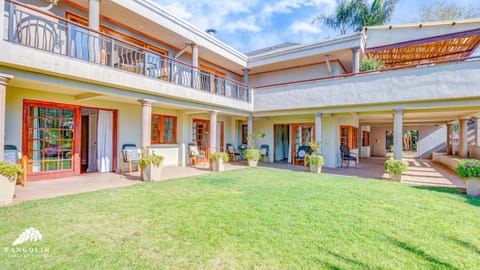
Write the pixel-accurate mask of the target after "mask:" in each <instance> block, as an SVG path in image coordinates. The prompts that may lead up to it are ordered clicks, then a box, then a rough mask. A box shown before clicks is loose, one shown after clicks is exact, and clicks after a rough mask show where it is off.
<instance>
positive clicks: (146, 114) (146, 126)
mask: <svg viewBox="0 0 480 270" xmlns="http://www.w3.org/2000/svg"><path fill="white" fill-rule="evenodd" d="M138 102H140V104H142V147H146V146H150V144H151V141H152V140H151V136H152V106H153V104H155V103H156V101H154V100H150V99H139V100H138Z"/></svg>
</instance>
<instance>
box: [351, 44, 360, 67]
mask: <svg viewBox="0 0 480 270" xmlns="http://www.w3.org/2000/svg"><path fill="white" fill-rule="evenodd" d="M352 54H353V61H352V73H358V72H360V48H352Z"/></svg>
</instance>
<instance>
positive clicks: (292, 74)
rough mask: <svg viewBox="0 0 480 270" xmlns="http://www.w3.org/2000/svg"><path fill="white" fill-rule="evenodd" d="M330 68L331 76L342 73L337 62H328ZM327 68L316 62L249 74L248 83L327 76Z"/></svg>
mask: <svg viewBox="0 0 480 270" xmlns="http://www.w3.org/2000/svg"><path fill="white" fill-rule="evenodd" d="M330 65H331V68H332V76H335V75H340V74H344V73H345V72H344V71H343V69H342V67H341V66H340V64H338V62H331V63H330ZM328 76H330V75H329V74H328V69H327V66H326V65H325V64H318V65H315V66H308V67H300V68H294V69H289V70H282V71H275V72H268V73H261V74H258V75H255V74H253V75H251V76H250V77H249V80H250V84H251V85H252V86H253V87H257V86H263V85H269V84H276V83H287V82H293V81H301V80H308V79H316V78H321V77H328Z"/></svg>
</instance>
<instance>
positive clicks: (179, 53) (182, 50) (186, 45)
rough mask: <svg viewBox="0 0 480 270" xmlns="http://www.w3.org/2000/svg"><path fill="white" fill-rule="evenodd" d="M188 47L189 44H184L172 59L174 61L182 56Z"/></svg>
mask: <svg viewBox="0 0 480 270" xmlns="http://www.w3.org/2000/svg"><path fill="white" fill-rule="evenodd" d="M190 45H191V44H189V43H187V44H185V47H184V48H183V49H181V50H180V51H179V52H178V53H177V54H176V55H175V57H174V59H178V57H180V56H182V54H184V53H185V52H186V51H187V50H188V48H190Z"/></svg>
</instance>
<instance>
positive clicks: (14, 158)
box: [3, 144, 27, 187]
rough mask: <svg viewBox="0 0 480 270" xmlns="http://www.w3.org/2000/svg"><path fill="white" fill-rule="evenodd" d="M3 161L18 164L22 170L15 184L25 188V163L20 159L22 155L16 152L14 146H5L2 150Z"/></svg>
mask: <svg viewBox="0 0 480 270" xmlns="http://www.w3.org/2000/svg"><path fill="white" fill-rule="evenodd" d="M3 153H4V154H3V155H4V156H3V161H4V162H5V163H11V164H19V165H20V166H22V168H23V169H24V172H23V174H22V175H19V176H18V177H17V184H21V185H22V186H23V187H25V186H27V161H26V160H25V159H23V158H21V155H22V153H20V152H18V150H17V147H16V146H15V145H8V144H7V145H5V146H4V150H3Z"/></svg>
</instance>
